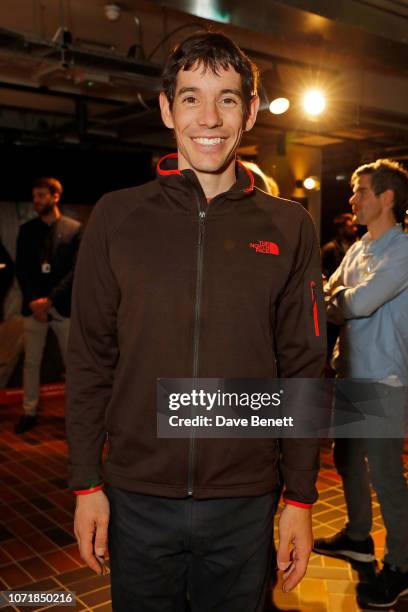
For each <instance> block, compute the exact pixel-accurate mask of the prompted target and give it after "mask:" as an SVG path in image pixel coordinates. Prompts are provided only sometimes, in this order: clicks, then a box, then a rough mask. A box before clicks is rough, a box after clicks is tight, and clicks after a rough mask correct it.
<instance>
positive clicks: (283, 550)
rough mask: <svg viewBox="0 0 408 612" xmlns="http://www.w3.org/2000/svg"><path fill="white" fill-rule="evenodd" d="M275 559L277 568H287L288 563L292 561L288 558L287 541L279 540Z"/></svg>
mask: <svg viewBox="0 0 408 612" xmlns="http://www.w3.org/2000/svg"><path fill="white" fill-rule="evenodd" d="M276 560H277V564H278V569H280V570H283V571H285V570H287V569H288V567H289V565H290V564H291V563H292V561H291V558H290V551H289V543H288V542H282V541H280V542H279V548H278V554H277V556H276Z"/></svg>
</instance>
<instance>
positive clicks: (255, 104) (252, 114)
mask: <svg viewBox="0 0 408 612" xmlns="http://www.w3.org/2000/svg"><path fill="white" fill-rule="evenodd" d="M258 109H259V96H252V98H251V102H250V103H249V114H248V117H247V120H246V121H245V125H244V130H245V132H249V130H251V129H252V127H253V125H254V123H255V121H256V116H257V114H258Z"/></svg>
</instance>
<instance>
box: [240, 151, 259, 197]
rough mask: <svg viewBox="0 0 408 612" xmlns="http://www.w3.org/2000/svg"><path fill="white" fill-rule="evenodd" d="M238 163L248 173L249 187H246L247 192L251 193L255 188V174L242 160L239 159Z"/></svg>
mask: <svg viewBox="0 0 408 612" xmlns="http://www.w3.org/2000/svg"><path fill="white" fill-rule="evenodd" d="M237 164H238V165H239V167H240V168H242V170H244V172H245V173H246V174H247V176H248V178H249V183H250V184H249V187H246V188H245V189H244V191H245V193H251V191H253V190H254V185H255V179H254V175H253V174H252V172H251V171H250V170H249V169H248V168H247V167H246V166H245V164H243V163H242V162H240V161H239V160H238V159H237Z"/></svg>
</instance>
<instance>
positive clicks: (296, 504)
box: [283, 498, 313, 510]
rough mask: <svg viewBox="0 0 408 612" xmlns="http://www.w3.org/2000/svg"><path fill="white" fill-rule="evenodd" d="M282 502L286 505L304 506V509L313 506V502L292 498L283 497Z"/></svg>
mask: <svg viewBox="0 0 408 612" xmlns="http://www.w3.org/2000/svg"><path fill="white" fill-rule="evenodd" d="M283 501H284V503H285V504H286V506H295V507H296V508H304V509H306V510H310V509H311V508H313V504H308V503H305V502H299V501H296V500H294V499H286V498H284V499H283Z"/></svg>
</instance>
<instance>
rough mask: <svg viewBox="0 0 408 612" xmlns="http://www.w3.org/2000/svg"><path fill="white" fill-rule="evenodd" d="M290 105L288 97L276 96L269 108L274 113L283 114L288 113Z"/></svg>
mask: <svg viewBox="0 0 408 612" xmlns="http://www.w3.org/2000/svg"><path fill="white" fill-rule="evenodd" d="M289 106H290V102H289V100H288V99H287V98H275V99H274V100H272V102H271V103H270V105H269V110H270V112H271V113H272V114H273V115H282V114H283V113H286V111H287V110H288V108H289Z"/></svg>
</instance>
